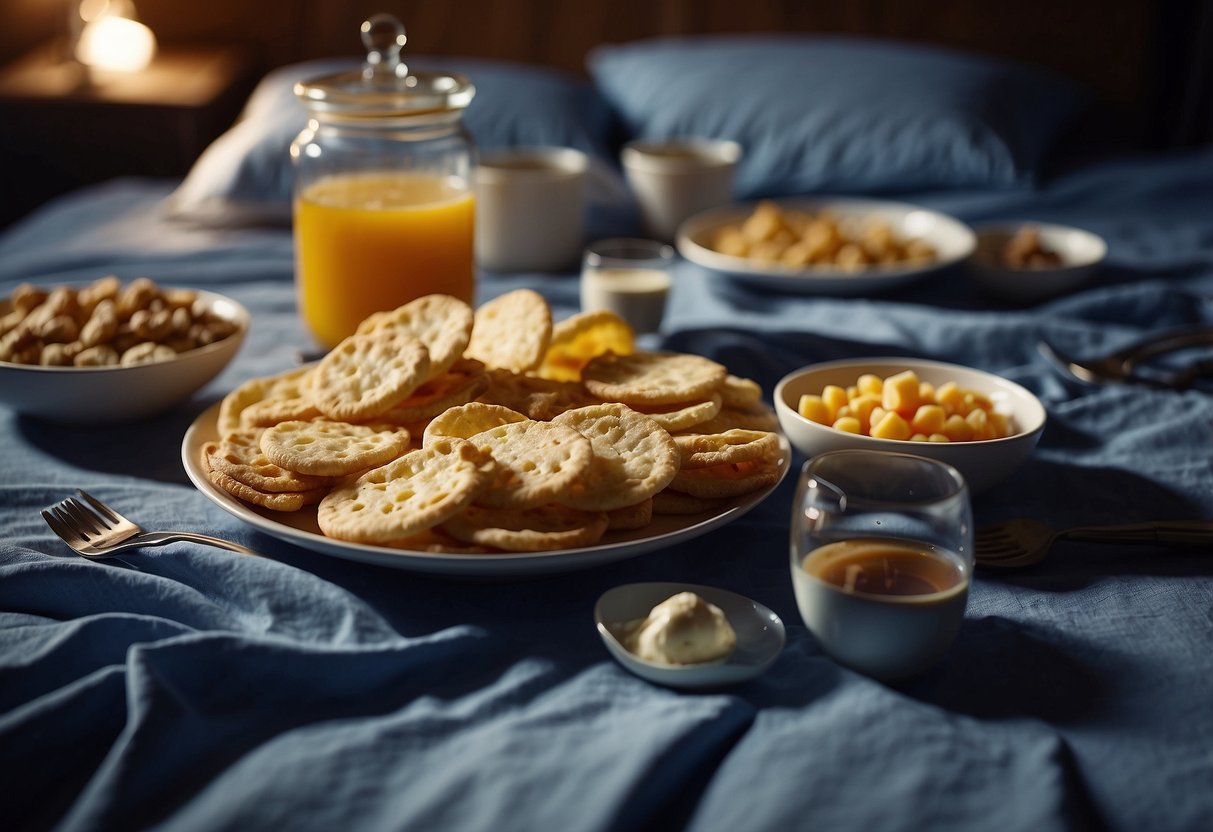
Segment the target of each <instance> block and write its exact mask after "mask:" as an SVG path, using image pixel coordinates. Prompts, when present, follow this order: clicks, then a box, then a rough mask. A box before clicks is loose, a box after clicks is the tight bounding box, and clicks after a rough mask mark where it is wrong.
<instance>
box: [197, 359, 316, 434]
mask: <svg viewBox="0 0 1213 832" xmlns="http://www.w3.org/2000/svg"><path fill="white" fill-rule="evenodd" d="M310 372H311V368H310V367H297V368H295V369H293V370H287V371H285V372H282V373H277V374H275V375H272V376H263V377H260V378H253V379H249V380H248V381H246V382H244V383H243V384H241V385H240V386H239V387H237V388H236V389H235V390H232V391H231V392H230V393H228V394H227V395H226V396H224V397H223V402H222V403H221V404H220V405H219V421H218V425H217V427H218V430H219V436H220V437H223V436H224V435H226V434H228V433H232V432H234V431H238V430H240V429H241V428H243V427H244V425H243V424H242V414H243V413H244V411H245V410H246V409H247V408H249V407H251V406H252V405H254V404H256V403H257V402H261V401H267V400H270V399H279V398H291V397H295V396H301V395H303V392H302V391H303V390H304V388H305V387H306V385H307V382H308V377H309V373H310Z"/></svg>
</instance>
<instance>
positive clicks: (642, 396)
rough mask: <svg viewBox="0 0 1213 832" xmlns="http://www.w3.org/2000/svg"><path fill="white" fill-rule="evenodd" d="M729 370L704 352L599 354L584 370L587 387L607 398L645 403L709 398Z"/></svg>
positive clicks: (583, 375)
mask: <svg viewBox="0 0 1213 832" xmlns="http://www.w3.org/2000/svg"><path fill="white" fill-rule="evenodd" d="M726 375H728V371H727V370H726V369H725V368H724V365H722V364H717V363H716V362H715V361H712V360H711V359H708V358H704V357H703V356H701V355H690V354H688V353H676V352H637V353H633V354H631V355H614V354H613V353H612V354H606V355H600V356H598V357H597V358H594V359H593V360H591V361H590V362H589V363H588V364H586V365H585V367H584V368H583V369H582V371H581V381H582V384H584V385H585V388H586V389H587V390H589V391H590V392H591V393H593V394H594V395H595V396H597V397H598V398H600V399H603V400H605V401H613V402H623V403H624V404H636V405H639V406H641V407H643V406H645V405H659V404H673V403H675V402H690V401H699V400H704V399H708V398H710V397H711V396H712V395H713V394H714V393H715V392H716V391H717V390H718V389H719V388H720V386H721V385H722V384H723V383H724V379H725V376H726Z"/></svg>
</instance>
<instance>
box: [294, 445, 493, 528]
mask: <svg viewBox="0 0 1213 832" xmlns="http://www.w3.org/2000/svg"><path fill="white" fill-rule="evenodd" d="M493 468H494V466H493V463H492V461H491V460H489V459H488V458H487V457H486V456H485V455H483V454H481V453H480V452H479V451H478V450H477V449H476V447H475V446H474V445H472V444H471V443H470V442H467V441H465V440H462V439H442V440H440V441H436V442H434V443H433V444H432V445H430V446H429V447H426V448H420V449H418V450H415V451H410V452H408V453H406V454H405V455H404V456H401V457H398V458H397V459H394V460H392V461H391V462H389V463H388V464H387V465H383V466H380V467H379V468H375V469H372V470H370V471H367V472H366V473H365V474H363V475H362V476H360V477H358V478H357V479H356V480H354V481H353V482H352V483H349V484H347V485H343V486H338V487H337V488H335V489H333V490H332V491H331V492H330V493H329V495H328V496H327V497H325V498H324V499H323V500H321V501H320V507H319V508H318V509H317V511H316V522H317V523H318V524H319V525H320V530H321V531H322V532H324V534H326V535H327V536H329V537H333V538H337V539H338V540H348V541H351V542H355V543H391V542H393V541H401V540H404V539H406V538H409V537H413V536H415V535H418V534H420V533H422V532H424V531H425V530H427V529H432V528H433V527H435V526H437V525H438V524H439V523H442V522H443V521H445V520H447V519H449V518H450V517H452V516H454V515H456V514H458V513H459V512H461V511H463V510H464V509H465V508H466V507H467V506H468V505H470V504H471V502H472V500H473V499H475V497H476V495H477V494H479V493H480V491H481V490H482V489H484V488H485V487H486V486H487V485H488V483H489V482H490V480H491V476H492V471H493Z"/></svg>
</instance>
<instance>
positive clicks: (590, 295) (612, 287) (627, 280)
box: [581, 238, 675, 334]
mask: <svg viewBox="0 0 1213 832" xmlns="http://www.w3.org/2000/svg"><path fill="white" fill-rule="evenodd" d="M674 257H675V254H674V248H673V246H670V245H668V244H666V243H661V242H658V241H656V240H639V239H626V238H617V239H610V240H599V241H598V242H596V243H593V244H591V245H590V246H588V247H587V248H586V250H585V254H584V256H583V257H582V261H581V310H582V311H583V312H593V311H596V310H599V309H606V310H608V311H610V312H614V313H615V314H616V315H618V316H619V317H621V318H623V319H624V320H625V321H627V322H628V324H629V325H631V327H632V329H633V330H635V332H636V333H637V334H646V333H653V332H657V331H658V330H659V329H660V328H661V319H662V317H663V316H664V315H665V307H666V299H667V298H668V297H669V294H670V269H671V267H672V266H673V264H674Z"/></svg>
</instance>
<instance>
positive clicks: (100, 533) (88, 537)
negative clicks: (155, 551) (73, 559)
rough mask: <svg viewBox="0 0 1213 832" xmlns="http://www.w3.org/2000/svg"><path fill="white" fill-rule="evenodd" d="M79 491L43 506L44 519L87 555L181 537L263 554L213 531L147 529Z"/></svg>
mask: <svg viewBox="0 0 1213 832" xmlns="http://www.w3.org/2000/svg"><path fill="white" fill-rule="evenodd" d="M76 493H77V494H78V495H79V497H68V498H66V499H64V500H61V501H60V502H58V503H56V504H55V505H53V506H51V507H50V508H48V509H43V511H42V519H44V520H45V521H46V524H47V525H48V526H50V527H51V530H52V531H53V532H54V533H55V534H57V535H59V537H60V538H61V539H62V540H63V542H64V543H66V544H67V545H68V546H70V547H71V548H72V549H73V550H74V551H75V552H76V553H77V554H80V555H83V556H84V557H86V558H93V559H97V560H100V559H103V558H109V557H113V556H114V555H116V554H118V553H119V552H125V551H127V550H128V549H139V548H143V547H145V546H163V545H165V544H166V543H175V542H179V541H187V542H190V543H202V544H204V545H206V546H215V547H218V548H220V549H227V550H228V551H231V552H239V553H241V554H245V555H258V554H259V553H258V552H254V551H253V550H252V549H248V548H246V547H244V546H241V545H240V544H239V543H233V542H231V541H230V540H223V539H222V538H218V537H211V536H210V535H205V534H196V533H194V532H149V531H145V530H144V529H143V527H141V526H140V525H139V524H138V523H135V522H134V521H133V520H128V519H127V518H125V517H123V516H122V515H121V514H119V513H118V512H117V511H115V510H114V509H112V508H110V507H109V506H108V505H106V504H105V503H103V502H101V501H100V500H98V499H97V498H96V497H93V496H92V495H91V494H88V493H87V492H85V491H81V490H77V491H76Z"/></svg>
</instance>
